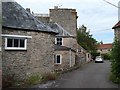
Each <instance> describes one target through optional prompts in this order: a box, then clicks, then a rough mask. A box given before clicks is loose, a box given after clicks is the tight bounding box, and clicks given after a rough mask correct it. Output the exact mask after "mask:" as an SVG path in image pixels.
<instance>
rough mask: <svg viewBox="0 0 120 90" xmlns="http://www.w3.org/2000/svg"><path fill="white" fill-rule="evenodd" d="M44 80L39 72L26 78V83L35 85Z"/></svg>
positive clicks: (26, 84)
mask: <svg viewBox="0 0 120 90" xmlns="http://www.w3.org/2000/svg"><path fill="white" fill-rule="evenodd" d="M41 82H42V76H41V75H38V74H33V75H31V76H29V77H28V78H27V79H25V80H24V85H25V86H28V85H35V84H38V83H41Z"/></svg>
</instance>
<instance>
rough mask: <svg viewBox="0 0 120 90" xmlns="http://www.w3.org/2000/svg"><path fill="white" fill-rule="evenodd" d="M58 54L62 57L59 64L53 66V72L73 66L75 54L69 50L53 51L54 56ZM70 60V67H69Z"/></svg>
mask: <svg viewBox="0 0 120 90" xmlns="http://www.w3.org/2000/svg"><path fill="white" fill-rule="evenodd" d="M56 54H60V55H61V56H62V63H61V64H54V69H55V70H66V69H69V68H70V67H72V66H74V65H75V52H73V51H71V53H70V51H69V50H62V51H55V55H56ZM70 58H71V59H70ZM70 60H71V65H70Z"/></svg>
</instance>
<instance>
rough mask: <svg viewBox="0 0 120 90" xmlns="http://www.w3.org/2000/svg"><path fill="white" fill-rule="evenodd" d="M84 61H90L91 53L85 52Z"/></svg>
mask: <svg viewBox="0 0 120 90" xmlns="http://www.w3.org/2000/svg"><path fill="white" fill-rule="evenodd" d="M86 61H87V62H89V61H91V54H90V53H88V52H87V53H86Z"/></svg>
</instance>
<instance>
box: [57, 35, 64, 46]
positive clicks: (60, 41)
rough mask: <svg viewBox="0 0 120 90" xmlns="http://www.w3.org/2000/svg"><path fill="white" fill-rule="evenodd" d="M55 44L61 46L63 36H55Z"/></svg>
mask: <svg viewBox="0 0 120 90" xmlns="http://www.w3.org/2000/svg"><path fill="white" fill-rule="evenodd" d="M55 44H57V45H60V46H62V45H63V38H61V37H57V38H56V40H55Z"/></svg>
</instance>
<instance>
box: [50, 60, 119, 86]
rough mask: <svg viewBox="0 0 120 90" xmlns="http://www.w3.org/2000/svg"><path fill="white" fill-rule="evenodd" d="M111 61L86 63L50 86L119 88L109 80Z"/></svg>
mask: <svg viewBox="0 0 120 90" xmlns="http://www.w3.org/2000/svg"><path fill="white" fill-rule="evenodd" d="M109 74H110V62H109V61H104V63H94V62H91V63H89V64H86V65H84V66H83V67H82V68H80V69H78V70H75V71H72V72H68V73H65V74H63V75H62V77H61V78H60V79H59V80H57V81H55V83H53V84H52V85H51V86H50V88H118V85H117V84H114V83H112V82H111V81H110V80H109Z"/></svg>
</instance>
